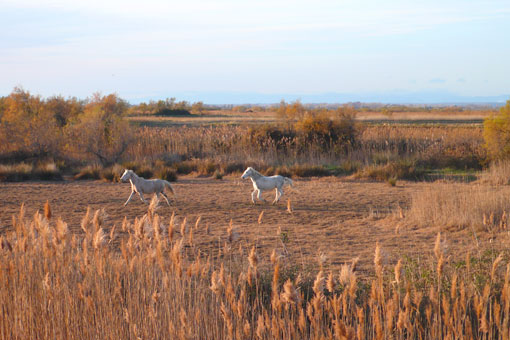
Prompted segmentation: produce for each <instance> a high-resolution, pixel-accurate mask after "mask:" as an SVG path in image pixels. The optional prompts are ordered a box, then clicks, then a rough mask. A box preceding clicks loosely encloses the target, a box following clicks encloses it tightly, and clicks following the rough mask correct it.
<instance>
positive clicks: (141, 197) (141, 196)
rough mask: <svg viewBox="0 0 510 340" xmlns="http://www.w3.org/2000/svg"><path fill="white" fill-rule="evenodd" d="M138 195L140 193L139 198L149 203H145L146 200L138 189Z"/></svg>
mask: <svg viewBox="0 0 510 340" xmlns="http://www.w3.org/2000/svg"><path fill="white" fill-rule="evenodd" d="M138 195H140V199H141V200H142V202H143V203H145V204H149V203H147V201H146V200H145V197H143V194H142V193H141V192H140V191H138Z"/></svg>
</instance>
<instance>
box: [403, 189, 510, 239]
mask: <svg viewBox="0 0 510 340" xmlns="http://www.w3.org/2000/svg"><path fill="white" fill-rule="evenodd" d="M509 195H510V188H508V187H491V186H485V185H466V184H454V183H437V184H435V185H433V186H428V187H426V188H425V189H424V190H423V191H420V192H416V193H415V194H414V195H413V196H412V197H411V207H410V208H409V211H408V212H407V213H406V216H407V218H408V219H409V220H410V221H412V222H413V223H416V224H418V225H421V226H439V227H443V228H459V229H463V228H470V229H473V230H485V231H491V230H507V228H508V222H509V221H508V215H509V213H510V201H509V200H508V197H509Z"/></svg>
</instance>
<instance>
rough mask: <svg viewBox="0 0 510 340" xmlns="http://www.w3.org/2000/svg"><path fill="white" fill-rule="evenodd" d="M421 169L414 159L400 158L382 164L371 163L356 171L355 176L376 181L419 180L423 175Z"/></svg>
mask: <svg viewBox="0 0 510 340" xmlns="http://www.w3.org/2000/svg"><path fill="white" fill-rule="evenodd" d="M424 175H425V173H424V171H423V170H421V169H419V168H417V167H416V163H415V162H414V161H409V160H400V161H395V162H389V163H387V164H384V165H371V166H368V167H366V168H364V169H362V170H361V171H359V172H358V174H357V177H367V178H371V179H374V180H377V181H389V180H395V181H396V180H398V179H407V180H419V179H422V178H423V177H424Z"/></svg>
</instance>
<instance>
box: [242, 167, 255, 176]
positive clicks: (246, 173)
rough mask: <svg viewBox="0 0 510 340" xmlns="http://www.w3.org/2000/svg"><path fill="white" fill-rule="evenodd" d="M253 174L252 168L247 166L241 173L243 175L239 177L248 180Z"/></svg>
mask: <svg viewBox="0 0 510 340" xmlns="http://www.w3.org/2000/svg"><path fill="white" fill-rule="evenodd" d="M252 174H253V168H252V167H251V166H249V167H248V168H247V169H246V170H245V171H244V173H243V175H242V176H241V178H242V179H247V178H249V177H250V176H251V175H252Z"/></svg>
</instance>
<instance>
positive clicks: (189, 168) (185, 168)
mask: <svg viewBox="0 0 510 340" xmlns="http://www.w3.org/2000/svg"><path fill="white" fill-rule="evenodd" d="M174 166H175V170H176V171H177V173H178V174H180V175H187V174H190V173H192V172H193V171H197V165H196V163H195V162H192V161H183V162H179V163H176V164H175V165H174Z"/></svg>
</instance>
